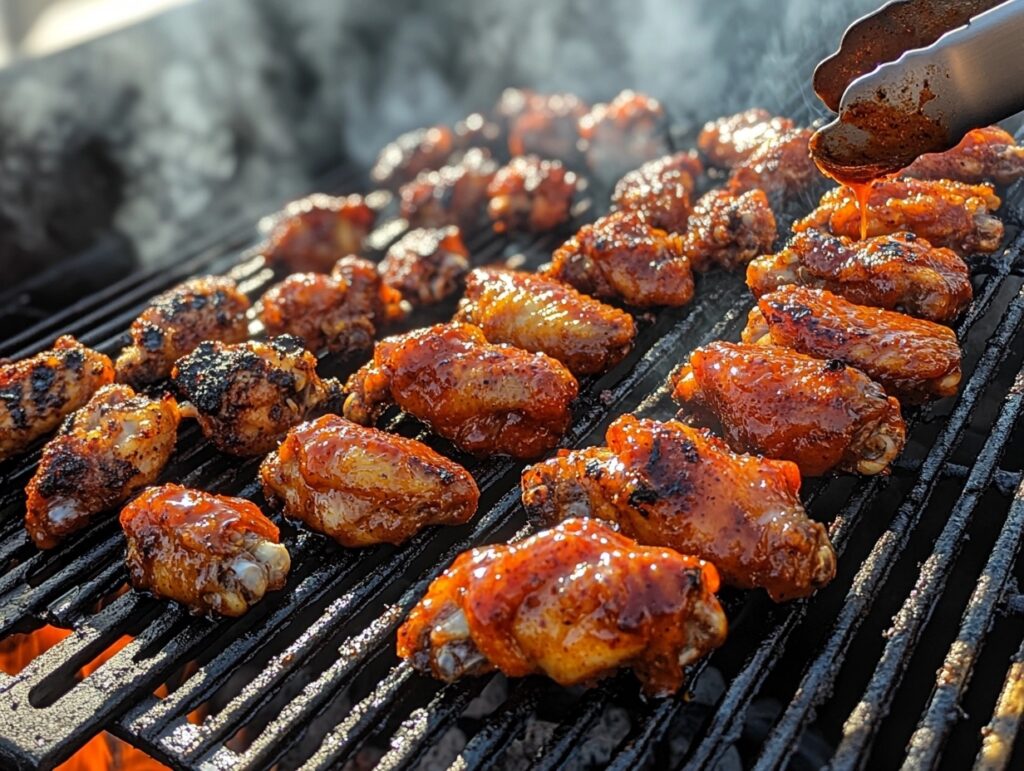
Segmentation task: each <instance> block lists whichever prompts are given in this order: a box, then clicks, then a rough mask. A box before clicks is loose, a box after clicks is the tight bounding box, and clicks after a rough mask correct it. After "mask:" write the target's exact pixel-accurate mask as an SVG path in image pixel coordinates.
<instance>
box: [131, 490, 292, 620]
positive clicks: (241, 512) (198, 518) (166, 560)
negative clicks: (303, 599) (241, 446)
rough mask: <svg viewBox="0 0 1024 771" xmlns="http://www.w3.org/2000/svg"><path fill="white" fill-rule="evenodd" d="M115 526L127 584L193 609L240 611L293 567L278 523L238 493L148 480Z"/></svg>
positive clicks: (277, 586)
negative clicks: (124, 545)
mask: <svg viewBox="0 0 1024 771" xmlns="http://www.w3.org/2000/svg"><path fill="white" fill-rule="evenodd" d="M121 527H122V528H123V529H124V534H125V535H126V536H127V538H128V553H127V556H126V558H125V562H126V563H127V565H128V577H129V578H130V579H131V582H132V586H134V587H135V588H136V589H139V590H141V591H148V592H152V593H153V594H155V595H156V596H157V597H165V598H167V599H171V600H176V601H177V602H180V603H181V604H182V605H186V606H188V607H189V608H190V609H191V610H192V612H193V613H206V614H217V615H221V616H241V615H242V614H243V613H245V612H246V611H247V610H248V609H249V608H250V607H251V606H252V605H255V604H256V603H257V602H259V601H260V600H261V599H263V595H264V594H266V593H267V592H268V591H276V590H278V589H281V588H283V587H284V584H285V579H286V578H287V577H288V570H289V568H290V567H291V557H290V556H289V554H288V550H287V549H286V548H285V547H284V546H283V545H282V544H281V543H279V535H278V530H277V527H276V526H275V525H274V523H273V522H271V521H270V520H269V519H267V518H266V517H265V516H264V515H263V512H261V511H260V510H259V507H257V506H256V504H254V503H251V502H250V501H247V500H244V499H242V498H229V497H227V496H224V495H212V494H211V493H206V492H203V491H201V490H190V489H188V488H187V487H181V486H180V485H163V486H162V487H151V488H149V489H148V490H146V491H145V492H144V493H142V495H140V496H139V497H138V498H136V499H135V500H134V501H132V502H131V503H129V504H128V505H127V506H125V507H124V509H123V510H122V511H121Z"/></svg>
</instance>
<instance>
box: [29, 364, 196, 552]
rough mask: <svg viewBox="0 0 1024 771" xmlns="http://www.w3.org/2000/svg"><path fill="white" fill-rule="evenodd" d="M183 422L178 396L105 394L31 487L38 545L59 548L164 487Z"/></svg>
mask: <svg viewBox="0 0 1024 771" xmlns="http://www.w3.org/2000/svg"><path fill="white" fill-rule="evenodd" d="M178 421H179V414H178V405H177V404H176V403H175V401H174V399H173V398H172V397H171V396H170V395H164V396H163V397H162V398H160V399H150V398H149V397H146V396H140V395H137V394H136V393H135V391H133V390H132V388H131V386H127V385H120V384H118V385H107V386H103V388H101V389H100V390H99V391H97V392H96V394H95V396H93V397H92V399H90V400H89V402H88V403H87V404H86V405H85V406H84V407H82V408H81V409H79V410H77V411H76V412H74V413H72V414H71V415H70V416H69V417H68V419H67V420H66V421H65V422H64V425H63V426H62V427H61V430H60V433H58V434H57V436H55V437H54V438H53V439H51V440H50V442H49V443H48V444H47V445H46V447H45V448H44V449H43V456H42V459H41V460H40V461H39V467H38V468H37V469H36V473H35V476H33V477H32V479H31V480H30V481H29V483H28V487H27V488H26V489H25V492H26V494H27V496H28V500H27V503H26V506H25V527H26V529H27V530H28V534H29V536H30V537H31V538H32V541H33V543H35V545H36V546H38V547H39V548H40V549H52V548H53V547H54V546H56V545H57V544H58V543H59V542H60V541H61V540H63V539H64V538H66V537H67V536H68V535H70V534H71V533H73V532H75V531H76V530H81V529H82V528H84V527H86V526H88V525H89V523H90V522H91V521H92V520H93V518H94V517H95V516H96V515H97V514H99V513H101V512H103V511H106V510H108V509H111V508H113V507H114V506H116V505H117V504H119V503H121V502H122V501H124V500H126V499H127V498H128V497H129V496H130V495H131V494H132V493H134V492H135V491H136V490H139V489H141V488H143V487H145V486H146V485H148V484H151V483H152V482H154V481H156V478H157V477H158V476H159V475H160V472H161V471H162V470H163V468H164V466H165V465H166V464H167V461H168V459H169V458H170V457H171V453H172V452H174V443H175V441H176V440H177V437H178Z"/></svg>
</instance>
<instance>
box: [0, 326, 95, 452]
mask: <svg viewBox="0 0 1024 771" xmlns="http://www.w3.org/2000/svg"><path fill="white" fill-rule="evenodd" d="M113 380H114V365H113V364H112V363H111V361H110V359H109V358H107V357H106V356H104V355H103V354H102V353H99V352H97V351H94V350H92V349H91V348H86V347H85V346H84V345H82V344H81V343H79V342H78V341H77V340H75V338H73V337H71V336H70V335H64V336H63V337H59V338H57V341H56V342H55V343H54V344H53V348H51V349H50V350H48V351H43V352H42V353H37V354H36V355H35V356H31V357H29V358H27V359H21V360H20V361H7V360H2V359H0V460H3V459H4V458H8V457H10V456H12V455H16V454H17V453H19V452H21V451H22V450H24V449H25V448H26V447H27V446H28V445H29V444H31V443H32V441H33V440H34V439H38V438H39V437H40V436H42V435H43V434H48V433H49V432H50V431H52V430H53V429H55V428H56V427H57V426H59V425H60V422H61V421H62V420H64V418H65V417H66V416H67V415H68V414H70V413H72V412H74V411H75V410H77V409H78V408H79V407H81V406H82V405H83V404H85V403H86V402H87V401H89V397H90V396H92V395H93V394H94V393H95V392H96V389H98V388H99V387H100V386H104V385H106V384H107V383H110V382H113Z"/></svg>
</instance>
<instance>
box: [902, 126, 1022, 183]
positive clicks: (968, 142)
mask: <svg viewBox="0 0 1024 771" xmlns="http://www.w3.org/2000/svg"><path fill="white" fill-rule="evenodd" d="M902 173H903V174H905V175H906V176H908V177H918V178H920V179H955V180H957V181H959V182H967V183H969V184H978V183H979V182H994V183H995V184H997V185H1009V184H1011V183H1012V182H1016V181H1017V180H1018V179H1020V178H1021V177H1022V176H1024V147H1021V146H1020V145H1018V144H1017V140H1016V139H1014V138H1013V135H1012V134H1010V133H1009V132H1007V131H1004V130H1003V129H1001V128H999V127H998V126H988V127H987V128H979V129H974V130H973V131H968V132H967V134H966V135H965V136H964V138H963V139H961V140H960V144H958V145H957V146H956V147H954V148H953V149H952V150H947V151H946V152H944V153H928V154H926V155H922V156H920V157H918V159H917V160H916V161H914V162H913V163H912V164H910V165H909V166H908V167H907V168H905V169H904V170H903V172H902Z"/></svg>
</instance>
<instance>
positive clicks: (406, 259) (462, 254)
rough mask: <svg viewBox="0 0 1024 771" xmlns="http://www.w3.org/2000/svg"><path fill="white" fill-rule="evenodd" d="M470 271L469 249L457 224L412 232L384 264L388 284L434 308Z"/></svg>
mask: <svg viewBox="0 0 1024 771" xmlns="http://www.w3.org/2000/svg"><path fill="white" fill-rule="evenodd" d="M468 270H469V250H468V249H467V248H466V245H465V244H464V243H463V241H462V232H461V231H460V230H459V229H458V228H457V227H455V226H454V225H452V226H450V227H446V228H421V229H418V230H411V231H409V232H408V233H406V234H405V235H404V236H402V237H401V238H400V239H398V241H396V242H395V243H393V244H392V245H391V248H389V249H388V253H387V254H386V255H385V256H384V259H383V260H382V261H381V263H380V274H381V277H382V278H383V280H384V283H385V284H386V285H387V286H389V287H391V288H392V289H396V290H397V291H398V292H400V293H401V295H402V297H403V298H404V299H406V300H408V301H409V302H410V303H411V304H412V305H433V304H434V303H439V302H441V301H442V300H444V299H446V298H447V297H449V296H451V295H452V294H454V293H455V292H457V291H458V290H459V287H460V286H461V284H462V279H463V277H464V276H465V275H466V272H467V271H468Z"/></svg>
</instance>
